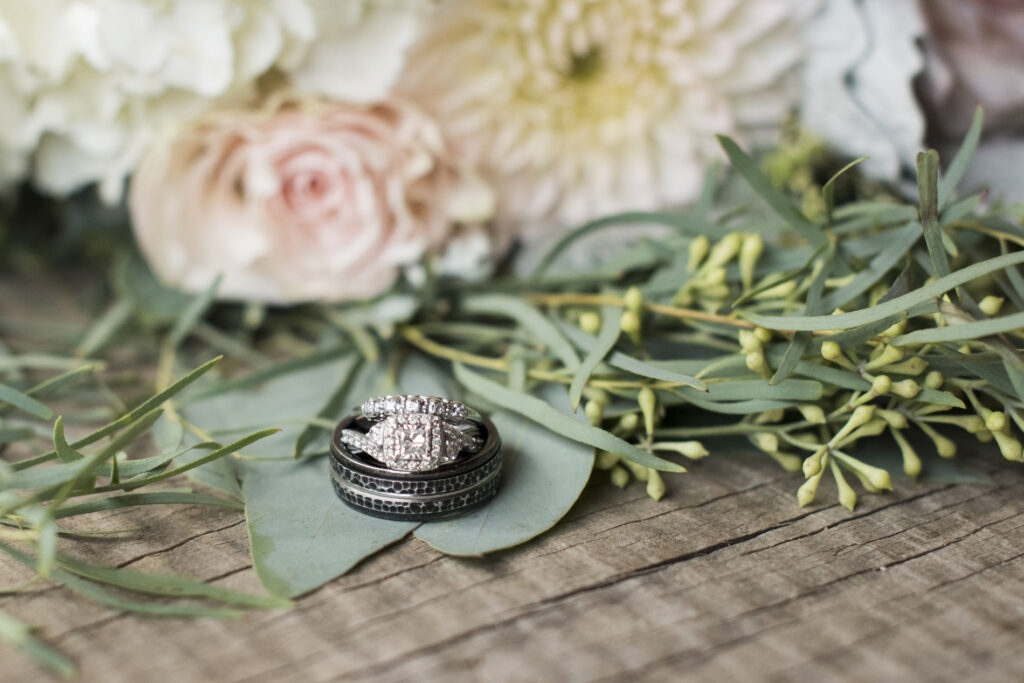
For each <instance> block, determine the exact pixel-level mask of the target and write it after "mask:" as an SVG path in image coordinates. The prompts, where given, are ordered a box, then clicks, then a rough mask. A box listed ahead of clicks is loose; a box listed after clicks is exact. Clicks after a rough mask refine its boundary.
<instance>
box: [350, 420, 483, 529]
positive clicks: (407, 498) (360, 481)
mask: <svg viewBox="0 0 1024 683" xmlns="http://www.w3.org/2000/svg"><path fill="white" fill-rule="evenodd" d="M389 417H392V416H389ZM386 419H387V418H385V421H386ZM380 424H383V421H382V422H374V421H373V420H372V419H370V418H368V417H367V416H365V415H362V414H353V415H350V416H348V417H346V418H344V419H343V420H341V422H339V423H338V425H337V427H336V428H335V430H334V434H333V436H332V439H331V457H330V462H331V480H332V484H333V486H334V490H335V492H336V493H337V494H338V497H339V498H341V500H342V501H343V502H344V503H345V504H347V505H348V506H349V507H351V508H353V509H355V510H358V511H359V512H362V513H364V514H368V515H373V516H375V517H383V518H386V519H393V520H401V521H426V520H433V519H442V518H447V517H453V516H457V515H460V514H463V513H465V512H468V511H470V510H472V509H474V508H476V507H479V506H481V505H484V504H486V503H487V502H488V501H490V500H491V499H492V498H493V497H494V496H495V494H496V493H497V490H498V485H499V484H500V481H501V475H502V456H501V440H500V438H499V436H498V432H497V429H496V428H495V427H494V424H493V423H491V421H490V420H489V419H487V417H486V416H483V415H480V414H478V413H475V412H473V411H467V416H466V418H465V424H464V425H461V426H460V427H461V429H463V430H464V432H460V433H464V434H465V435H467V436H470V437H471V438H473V439H474V440H475V443H476V445H475V446H474V447H473V448H470V449H468V450H464V451H463V452H462V453H461V455H460V456H459V457H458V458H456V459H455V460H453V461H451V462H448V463H445V464H442V465H439V466H438V467H436V468H433V469H419V470H408V469H395V468H391V467H389V466H388V465H387V464H386V463H384V462H382V461H380V460H379V459H378V458H377V457H375V456H374V455H372V454H371V453H369V452H368V451H367V450H365V449H362V448H359V447H357V446H355V445H350V444H353V443H354V441H355V440H354V439H353V438H352V435H351V432H355V433H362V434H364V435H365V434H366V433H368V432H369V431H371V430H372V429H373V428H374V426H376V425H380ZM371 450H372V448H371Z"/></svg>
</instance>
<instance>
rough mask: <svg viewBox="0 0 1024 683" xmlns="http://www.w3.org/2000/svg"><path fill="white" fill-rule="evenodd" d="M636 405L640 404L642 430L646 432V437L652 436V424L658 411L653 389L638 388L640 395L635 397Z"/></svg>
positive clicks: (656, 398) (646, 387)
mask: <svg viewBox="0 0 1024 683" xmlns="http://www.w3.org/2000/svg"><path fill="white" fill-rule="evenodd" d="M636 400H637V403H639V404H640V412H641V413H643V416H644V428H645V429H646V430H647V436H652V435H653V434H654V422H655V418H656V417H657V410H658V397H657V396H656V395H655V393H654V389H651V388H650V387H648V386H644V387H641V388H640V393H639V394H637V397H636Z"/></svg>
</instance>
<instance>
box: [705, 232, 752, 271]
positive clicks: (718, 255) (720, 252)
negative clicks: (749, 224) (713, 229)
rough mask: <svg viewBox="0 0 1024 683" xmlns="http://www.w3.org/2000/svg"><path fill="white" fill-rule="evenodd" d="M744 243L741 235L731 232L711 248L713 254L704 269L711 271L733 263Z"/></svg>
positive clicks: (709, 256)
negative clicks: (730, 262)
mask: <svg viewBox="0 0 1024 683" xmlns="http://www.w3.org/2000/svg"><path fill="white" fill-rule="evenodd" d="M742 241H743V237H742V236H741V235H740V233H738V232H730V233H729V234H728V235H726V236H725V237H723V238H722V239H720V240H719V241H718V243H717V244H716V245H715V246H714V247H712V248H711V253H710V254H709V255H708V260H707V263H705V264H704V267H705V268H708V269H710V268H718V267H720V266H724V265H725V264H726V263H728V262H729V261H731V260H732V258H733V257H734V256H735V255H736V253H737V252H738V251H739V250H740V245H741V244H742Z"/></svg>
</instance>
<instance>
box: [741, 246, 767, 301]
mask: <svg viewBox="0 0 1024 683" xmlns="http://www.w3.org/2000/svg"><path fill="white" fill-rule="evenodd" d="M763 251H764V239H762V237H761V236H760V235H758V234H756V233H754V234H750V235H744V236H743V243H742V245H741V246H740V279H741V280H742V282H743V288H744V289H750V287H751V285H753V283H754V267H755V266H756V265H757V259H759V258H761V252H763Z"/></svg>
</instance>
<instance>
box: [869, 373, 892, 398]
mask: <svg viewBox="0 0 1024 683" xmlns="http://www.w3.org/2000/svg"><path fill="white" fill-rule="evenodd" d="M890 389H892V378H890V377H889V375H879V376H878V377H875V379H874V380H873V381H872V382H871V393H873V394H874V395H875V396H885V395H886V394H888V393H889V390H890Z"/></svg>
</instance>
